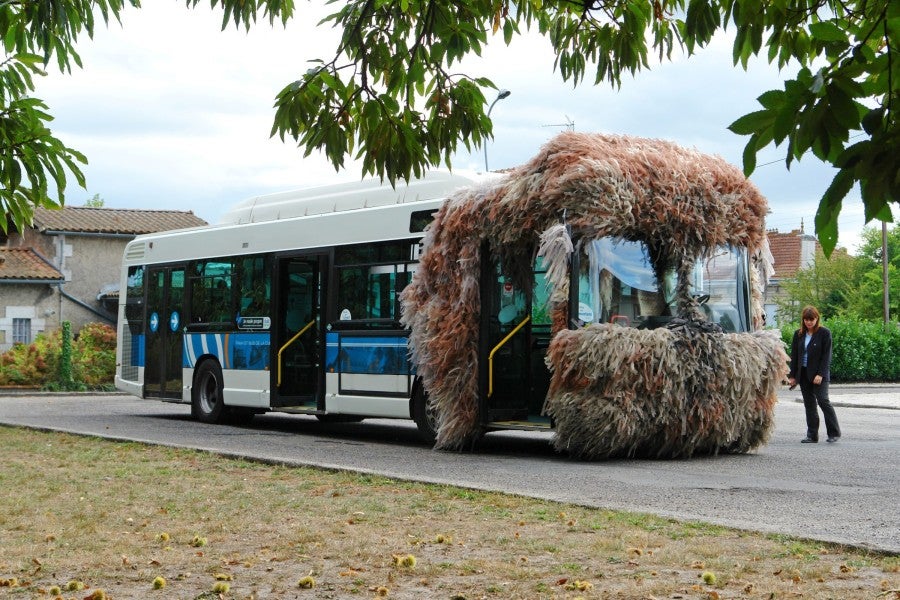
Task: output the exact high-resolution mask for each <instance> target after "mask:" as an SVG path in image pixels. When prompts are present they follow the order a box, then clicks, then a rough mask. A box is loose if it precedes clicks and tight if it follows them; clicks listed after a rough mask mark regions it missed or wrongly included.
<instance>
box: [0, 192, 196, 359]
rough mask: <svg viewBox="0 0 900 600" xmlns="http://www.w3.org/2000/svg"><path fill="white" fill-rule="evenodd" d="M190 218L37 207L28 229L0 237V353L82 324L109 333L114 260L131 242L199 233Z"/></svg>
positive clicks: (145, 212) (116, 285) (179, 213)
mask: <svg viewBox="0 0 900 600" xmlns="http://www.w3.org/2000/svg"><path fill="white" fill-rule="evenodd" d="M206 224H207V223H206V221H204V220H203V219H200V218H199V217H197V216H196V215H194V214H193V213H192V212H190V211H175V210H131V209H115V208H95V207H85V206H67V207H64V208H62V209H60V210H50V209H46V208H42V207H38V208H36V209H35V212H34V219H33V221H32V224H31V226H29V227H25V228H24V230H23V231H17V230H15V228H14V227H13V226H10V228H9V230H8V233H7V234H3V233H2V231H0V352H5V351H6V350H8V349H10V348H11V347H12V345H13V344H14V343H16V342H22V343H31V342H32V341H33V340H34V338H35V336H37V334H39V333H42V332H50V331H54V330H56V329H58V328H59V327H60V324H61V323H62V322H63V321H69V322H70V323H71V324H72V331H73V332H78V331H79V330H80V329H81V327H82V326H83V325H85V324H87V323H92V322H101V323H108V324H110V325H113V326H115V323H116V311H117V308H116V306H117V303H118V289H119V270H120V265H121V263H122V252H123V251H124V249H125V244H127V243H128V242H129V241H130V240H131V239H133V238H134V237H135V236H136V235H139V234H143V233H152V232H157V231H168V230H172V229H184V228H188V227H197V226H201V225H206Z"/></svg>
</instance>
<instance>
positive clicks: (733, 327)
mask: <svg viewBox="0 0 900 600" xmlns="http://www.w3.org/2000/svg"><path fill="white" fill-rule="evenodd" d="M585 253H586V255H587V259H588V260H587V263H588V265H589V266H588V267H587V268H586V269H585V270H584V271H585V272H583V273H582V274H581V277H580V281H579V286H578V290H579V294H578V300H579V302H578V319H579V321H581V322H582V323H583V324H587V323H614V324H618V325H625V326H630V327H638V328H642V329H643V328H649V329H652V328H655V327H659V326H661V325H665V323H667V322H669V321H670V320H671V318H672V316H673V315H675V314H676V312H677V310H676V306H675V284H676V276H675V271H674V270H669V271H667V272H666V274H665V276H664V277H663V279H662V281H657V278H656V276H655V274H654V272H653V268H652V266H651V263H650V258H649V255H648V253H647V249H646V247H645V245H644V244H643V243H642V242H632V241H627V240H624V239H621V238H609V237H607V238H601V239H598V240H593V241H591V242H590V243H588V244H586V245H585ZM745 255H746V253H745V252H744V251H743V250H740V249H736V248H733V247H731V246H720V247H718V248H716V250H715V252H712V253H710V254H709V255H708V256H705V257H701V258H700V259H699V260H697V262H696V264H695V266H694V270H693V274H692V279H691V282H690V284H691V291H692V294H693V295H694V297H695V298H697V300H698V302H699V303H700V307H701V310H702V311H703V313H704V314H705V316H706V318H707V319H708V320H709V321H711V322H713V323H716V324H718V325H719V326H720V327H722V329H723V330H724V331H727V332H737V331H748V330H749V324H748V323H747V322H746V319H744V318H743V317H742V316H741V315H742V314H743V311H742V310H741V309H740V306H741V305H742V303H743V302H744V301H745V298H746V295H745V293H744V288H745V286H746V285H747V278H746V277H744V276H743V273H744V271H745V270H746V260H745Z"/></svg>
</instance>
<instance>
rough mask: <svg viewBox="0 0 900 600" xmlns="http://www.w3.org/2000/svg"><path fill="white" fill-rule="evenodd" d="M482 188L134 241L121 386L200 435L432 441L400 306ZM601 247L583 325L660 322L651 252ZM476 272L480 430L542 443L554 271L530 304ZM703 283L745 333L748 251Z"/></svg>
mask: <svg viewBox="0 0 900 600" xmlns="http://www.w3.org/2000/svg"><path fill="white" fill-rule="evenodd" d="M477 178H478V176H475V175H459V174H450V173H443V172H431V173H427V174H426V176H425V177H423V178H422V179H420V180H413V181H412V182H410V183H409V184H408V185H405V186H398V188H397V189H396V190H395V189H392V188H391V187H390V186H388V185H382V184H380V183H378V182H376V181H364V182H358V183H349V184H347V183H344V184H338V185H333V186H323V187H316V188H310V189H306V190H301V191H297V192H287V193H280V194H274V195H270V196H264V197H258V198H253V199H250V200H248V201H246V202H244V203H241V204H239V205H237V206H236V207H234V208H233V209H232V210H231V211H230V212H228V213H227V214H226V215H225V216H224V217H223V219H222V221H223V222H221V223H219V224H216V225H210V226H205V227H200V228H194V229H187V230H180V231H169V232H163V233H157V234H148V235H142V236H138V237H137V238H135V239H134V240H133V241H132V242H130V243H129V244H128V246H127V247H126V249H125V251H124V258H123V264H122V273H121V288H120V289H122V290H124V293H122V294H120V306H119V326H118V349H117V357H116V358H117V372H116V387H117V388H118V389H120V390H122V391H125V392H128V393H130V394H133V395H135V396H138V397H141V398H152V399H157V400H161V401H164V402H174V403H183V404H190V405H191V413H192V415H193V417H195V418H196V419H199V420H200V421H203V422H207V423H219V422H226V421H227V422H234V421H241V420H247V419H249V418H251V417H252V416H253V415H255V414H259V413H264V412H268V411H280V412H285V413H295V414H308V415H315V416H316V417H318V418H319V419H321V420H323V421H328V420H336V421H359V420H362V419H364V418H367V417H380V418H397V419H412V420H414V421H415V422H416V424H417V425H418V428H419V430H420V432H421V433H422V435H423V437H424V438H425V439H426V440H428V441H429V442H433V441H434V439H435V435H436V427H437V426H436V423H435V422H434V420H433V417H432V416H431V415H430V414H429V411H428V406H427V405H426V400H427V394H426V392H425V390H424V389H423V386H422V383H421V379H420V378H418V377H417V375H416V370H415V368H414V366H413V365H412V364H411V362H410V357H409V349H408V339H409V334H410V332H409V329H408V328H407V327H404V326H403V325H402V324H401V322H400V319H401V314H400V312H401V307H400V294H401V292H402V290H403V289H404V287H406V285H407V284H408V283H409V282H410V279H411V277H412V275H413V273H414V272H415V271H416V268H417V264H418V259H419V254H420V251H421V241H422V236H423V232H424V230H425V227H426V225H427V224H428V223H430V222H431V220H432V218H433V215H434V213H435V212H436V211H437V209H438V208H439V207H440V206H441V204H442V202H443V200H444V199H445V198H446V197H447V195H449V194H450V193H451V192H453V191H454V190H456V189H458V188H460V187H464V186H469V185H472V184H473V183H475V181H476V180H477ZM592 248H593V249H594V250H593V256H595V258H596V260H594V262H593V263H592V264H591V267H590V270H589V273H585V274H582V275H581V280H582V283H583V285H582V291H581V292H580V299H579V302H578V310H577V319H579V320H580V321H581V323H582V324H583V323H597V322H609V323H615V324H618V325H622V326H630V327H641V328H652V327H657V326H659V325H660V324H662V323H663V322H664V320H665V317H664V316H662V315H664V314H666V313H669V314H671V311H669V310H667V309H668V308H669V307H670V305H671V303H672V302H673V290H672V289H671V286H669V287H666V283H671V281H672V280H671V278H670V279H669V280H663V285H662V286H661V287H657V283H656V280H655V278H654V275H653V271H652V270H651V269H650V267H649V262H648V260H647V256H646V249H645V248H644V247H643V246H642V245H641V244H638V243H634V242H626V241H623V240H614V239H602V240H598V241H597V242H596V243H595V244H594V245H593V246H592ZM486 260H488V263H490V261H489V259H486ZM484 269H485V273H486V276H485V278H484V281H483V289H482V292H483V294H482V296H481V298H482V300H481V301H482V314H483V318H482V327H483V340H484V341H483V343H482V344H481V345H480V348H481V351H480V356H479V360H480V361H481V363H482V365H483V367H484V368H483V369H482V370H484V371H485V372H486V373H487V371H488V365H489V371H490V373H489V377H488V379H487V381H486V382H485V386H484V387H485V390H484V394H483V396H484V399H485V404H484V417H483V424H484V428H485V430H486V431H487V430H494V429H538V430H549V429H550V428H551V422H550V420H549V419H547V418H546V417H543V416H541V414H540V413H541V406H542V403H543V398H544V396H545V395H546V391H547V387H548V385H549V372H548V370H547V367H546V365H545V361H544V354H545V352H546V348H547V347H548V345H549V342H550V334H551V327H550V320H549V316H548V312H547V300H548V291H547V284H546V281H545V279H544V276H545V273H546V271H545V269H543V268H542V265H541V259H540V258H536V259H535V263H534V271H533V279H534V285H533V287H532V289H531V290H523V289H518V288H517V287H515V286H514V284H513V281H512V279H511V278H509V277H506V276H504V275H503V274H502V273H500V271H499V268H498V266H497V265H496V264H485V265H484ZM590 273H593V274H594V275H593V276H590ZM694 277H695V281H694V285H695V287H696V289H697V290H701V291H702V292H703V293H704V294H707V295H708V300H707V301H706V302H705V303H704V306H705V307H706V308H707V309H708V311H709V314H710V317H711V318H712V319H713V320H714V321H715V322H717V323H719V324H720V325H721V326H722V327H723V328H724V329H726V330H728V331H747V330H749V329H750V313H749V304H748V298H749V273H748V260H747V254H746V251H745V250H742V249H739V248H727V247H723V248H722V249H721V251H720V252H718V253H716V254H714V255H711V256H710V257H708V259H707V260H705V261H703V262H702V263H698V265H697V267H696V269H695V272H694ZM588 280H590V283H588ZM524 314H528V315H529V316H530V319H529V320H528V322H527V323H525V324H524V325H523V324H522V319H521V316H522V315H524ZM511 334H512V335H513V337H512V338H510V335H511ZM517 334H518V335H517ZM471 376H472V377H478V375H477V373H472V374H471Z"/></svg>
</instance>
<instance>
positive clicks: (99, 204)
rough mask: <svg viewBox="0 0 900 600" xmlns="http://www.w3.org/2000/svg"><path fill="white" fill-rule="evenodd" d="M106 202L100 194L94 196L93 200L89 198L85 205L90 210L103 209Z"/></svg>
mask: <svg viewBox="0 0 900 600" xmlns="http://www.w3.org/2000/svg"><path fill="white" fill-rule="evenodd" d="M104 204H105V202H104V201H103V198H101V197H100V194H94V197H93V198H89V199H87V200H85V201H84V205H85V206H88V207H90V208H103V205H104Z"/></svg>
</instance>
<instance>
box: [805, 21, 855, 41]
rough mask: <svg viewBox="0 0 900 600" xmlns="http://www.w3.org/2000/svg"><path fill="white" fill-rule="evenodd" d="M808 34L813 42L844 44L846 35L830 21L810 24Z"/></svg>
mask: <svg viewBox="0 0 900 600" xmlns="http://www.w3.org/2000/svg"><path fill="white" fill-rule="evenodd" d="M809 34H810V36H812V38H813V39H814V40H819V41H822V42H846V41H847V34H846V32H845V31H844V30H842V29H841V28H840V27H838V26H837V25H835V24H834V23H832V22H831V21H822V22H821V23H812V24H810V26H809Z"/></svg>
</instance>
